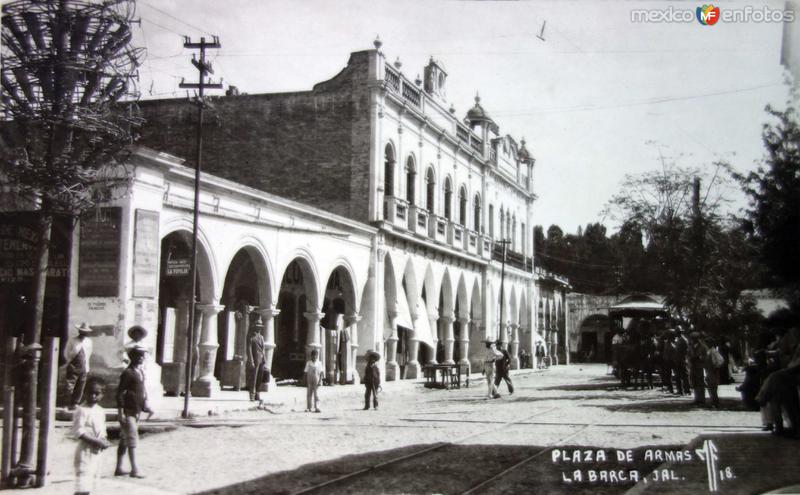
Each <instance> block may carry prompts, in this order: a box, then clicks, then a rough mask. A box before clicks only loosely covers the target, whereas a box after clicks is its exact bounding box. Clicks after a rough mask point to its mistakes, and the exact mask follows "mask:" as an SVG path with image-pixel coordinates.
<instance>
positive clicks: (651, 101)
mask: <svg viewBox="0 0 800 495" xmlns="http://www.w3.org/2000/svg"><path fill="white" fill-rule="evenodd" d="M776 86H783V83H772V84H761V85H758V86H750V87H746V88H737V89H731V90H725V91H715V92H712V93H702V94H696V95H685V96H671V97H669V96H668V97H656V98H649V99H647V100H643V101H634V102H628V103H619V104H613V105H601V106H593V105H581V106H576V107H564V108H552V109H543V110H530V111H524V112H515V111H512V110H508V111H503V110H500V111H494V112H492V113H493V114H494V115H498V116H502V117H515V116H526V115H537V114H546V113H568V112H583V111H592V110H608V109H613V108H625V107H634V106H640V105H656V104H659V103H669V102H673V101H686V100H696V99H699V98H708V97H711V96H723V95H729V94H736V93H744V92H747V91H756V90H759V89H765V88H771V87H776Z"/></svg>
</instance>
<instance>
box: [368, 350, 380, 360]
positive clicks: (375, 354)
mask: <svg viewBox="0 0 800 495" xmlns="http://www.w3.org/2000/svg"><path fill="white" fill-rule="evenodd" d="M367 357H368V358H370V357H374V358H375V359H380V358H381V355H380V354H378V353H377V352H375V351H373V350H372V349H370V350H368V351H367Z"/></svg>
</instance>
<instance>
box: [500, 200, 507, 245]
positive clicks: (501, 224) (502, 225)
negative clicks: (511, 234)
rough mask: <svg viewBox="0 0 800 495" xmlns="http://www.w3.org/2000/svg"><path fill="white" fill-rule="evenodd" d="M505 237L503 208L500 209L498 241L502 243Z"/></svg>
mask: <svg viewBox="0 0 800 495" xmlns="http://www.w3.org/2000/svg"><path fill="white" fill-rule="evenodd" d="M505 236H506V216H505V214H504V213H503V207H502V206H501V207H500V240H501V241H502V240H503V239H504V238H505Z"/></svg>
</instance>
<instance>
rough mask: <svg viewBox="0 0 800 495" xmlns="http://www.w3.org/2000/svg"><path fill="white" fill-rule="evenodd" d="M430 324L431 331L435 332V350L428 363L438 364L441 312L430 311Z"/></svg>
mask: <svg viewBox="0 0 800 495" xmlns="http://www.w3.org/2000/svg"><path fill="white" fill-rule="evenodd" d="M428 324H429V325H430V327H431V331H432V332H433V333H434V335H433V352H432V353H431V360H430V361H428V362H427V363H426V364H436V363H437V361H436V351H437V350H438V348H439V324H440V323H439V312H438V311H437V312H434V313H429V314H428Z"/></svg>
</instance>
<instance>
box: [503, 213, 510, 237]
mask: <svg viewBox="0 0 800 495" xmlns="http://www.w3.org/2000/svg"><path fill="white" fill-rule="evenodd" d="M503 238H504V239H510V238H511V212H510V211H506V235H505V236H503Z"/></svg>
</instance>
